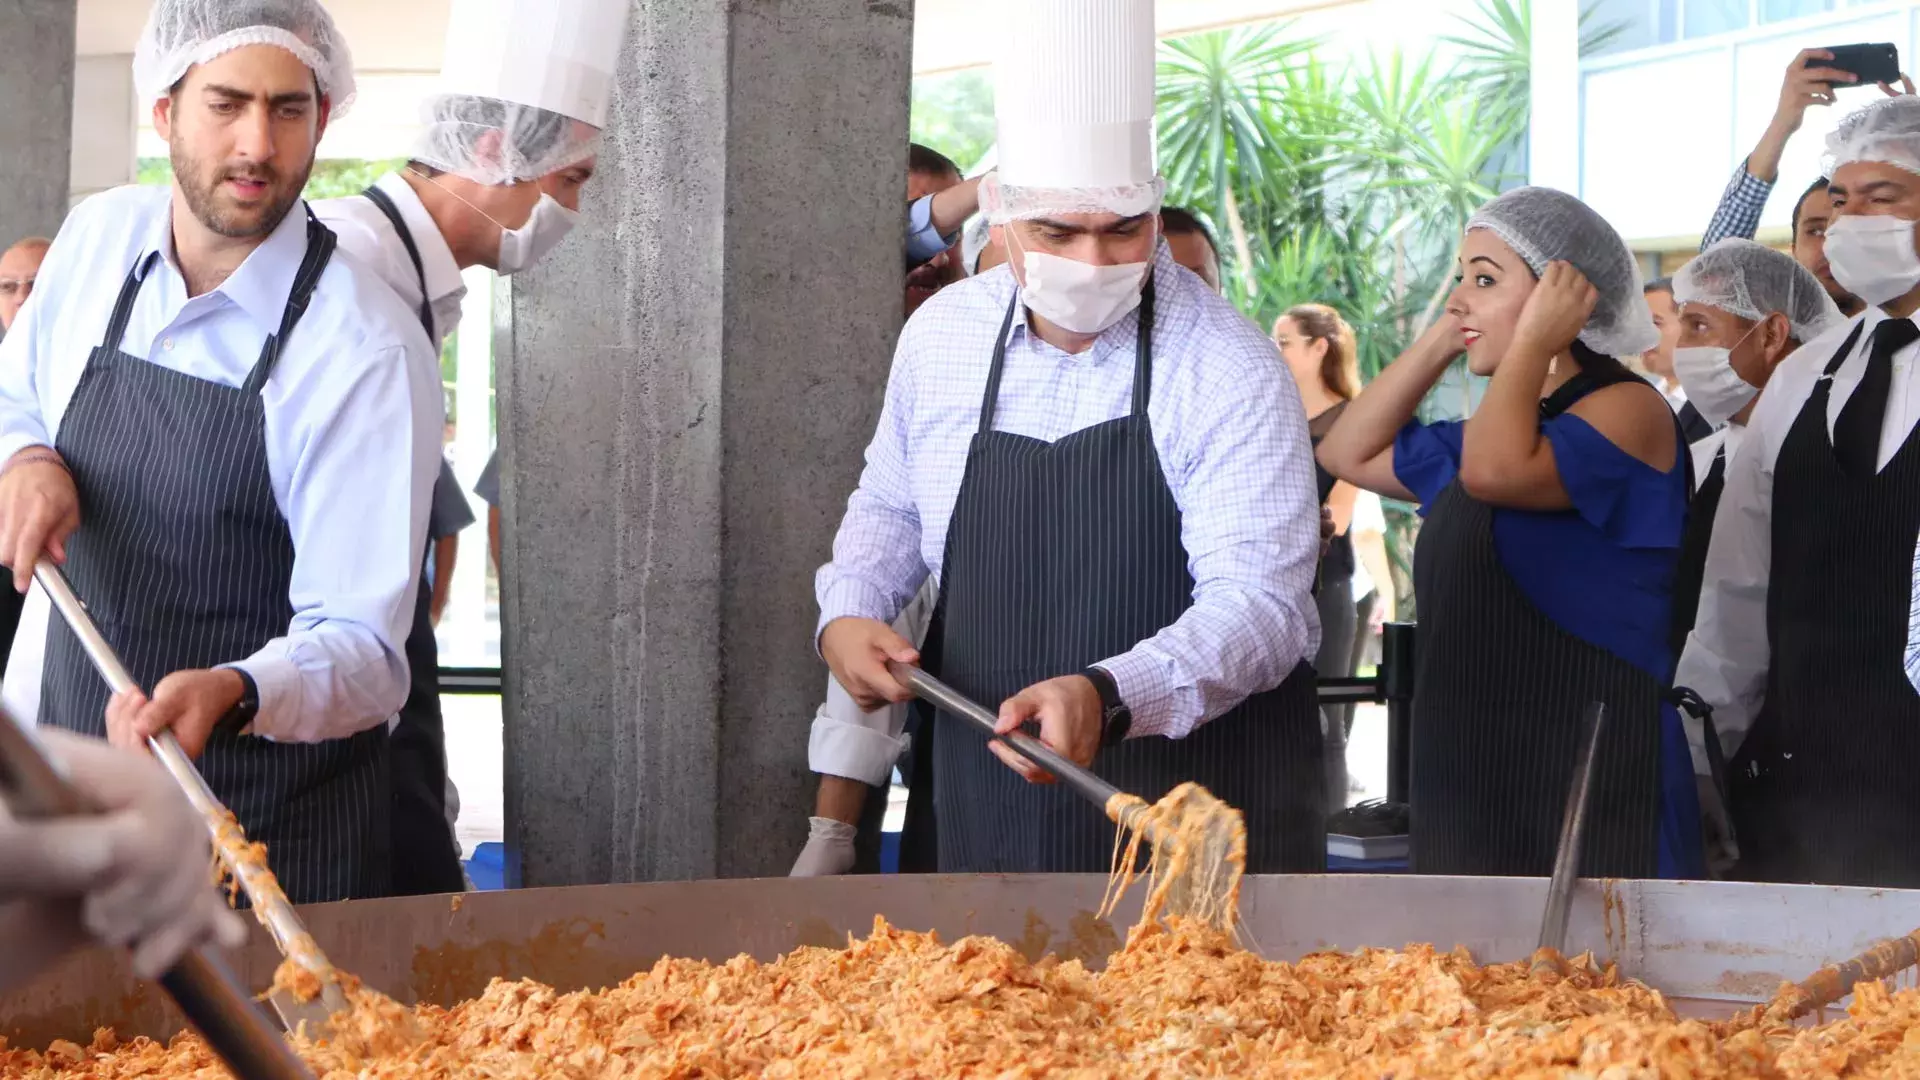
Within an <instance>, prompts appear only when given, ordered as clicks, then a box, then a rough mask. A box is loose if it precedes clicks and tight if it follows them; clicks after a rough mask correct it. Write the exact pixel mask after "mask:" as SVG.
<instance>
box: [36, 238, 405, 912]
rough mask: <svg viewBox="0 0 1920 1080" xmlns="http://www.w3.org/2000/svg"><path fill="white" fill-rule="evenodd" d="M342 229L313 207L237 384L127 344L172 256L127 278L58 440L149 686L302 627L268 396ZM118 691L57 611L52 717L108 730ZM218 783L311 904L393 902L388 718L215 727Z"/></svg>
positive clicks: (94, 560)
mask: <svg viewBox="0 0 1920 1080" xmlns="http://www.w3.org/2000/svg"><path fill="white" fill-rule="evenodd" d="M333 247H334V237H333V233H331V232H329V231H328V230H327V229H326V227H325V226H323V225H321V224H320V223H319V222H318V221H315V220H314V219H313V218H312V215H311V214H309V215H308V219H307V252H306V257H305V259H304V260H303V261H302V262H301V264H300V269H299V272H298V274H297V275H296V276H295V278H294V283H293V289H292V293H291V295H289V297H288V298H287V307H286V312H285V314H284V315H283V316H282V317H281V322H280V329H279V332H278V333H276V334H274V335H273V336H271V337H269V338H267V341H266V344H265V345H263V346H262V347H261V349H260V359H259V360H258V362H256V363H255V364H254V367H253V370H252V371H251V372H250V373H249V374H248V376H247V380H246V383H245V384H244V385H243V386H240V387H238V388H235V387H231V386H223V385H221V384H219V383H215V382H209V381H207V380H205V379H199V378H195V377H194V376H191V375H186V374H182V373H180V372H177V371H172V370H169V369H167V368H164V367H161V366H160V365H158V364H153V363H149V362H147V361H145V360H142V359H140V358H139V357H137V356H131V355H129V354H127V353H124V352H122V351H120V342H121V340H122V338H123V337H124V336H125V334H126V329H127V321H128V318H129V316H130V315H131V313H132V311H133V302H134V298H135V296H136V295H138V293H139V291H140V287H141V284H142V282H143V281H144V280H145V278H146V275H147V272H148V271H149V270H150V269H151V268H152V266H153V264H154V262H155V260H157V259H158V258H159V256H158V254H157V253H156V254H152V255H149V256H148V257H147V259H146V260H145V261H143V262H142V263H141V264H140V265H139V266H137V267H135V268H134V270H133V271H132V272H130V273H128V275H127V278H126V282H125V284H123V285H122V286H121V288H120V299H119V302H118V303H116V304H115V305H114V309H113V318H112V320H111V321H110V322H109V323H108V325H107V332H106V337H105V339H104V340H103V341H102V342H101V344H100V345H99V347H98V348H95V349H94V350H93V353H92V354H91V355H90V356H89V357H88V359H87V367H86V371H85V373H84V374H82V375H81V377H80V382H79V385H78V386H77V387H76V388H75V390H74V392H73V398H72V400H71V401H70V402H69V403H68V405H67V411H66V416H65V418H64V419H63V420H62V421H61V424H60V434H59V438H58V440H57V443H58V446H57V448H58V449H59V451H60V454H61V456H62V457H64V458H65V459H66V462H67V465H68V467H69V468H70V469H71V470H72V471H73V479H74V484H75V486H76V487H77V488H78V489H79V492H80V522H81V524H80V528H79V529H77V530H75V532H74V534H73V536H72V537H71V538H69V539H68V541H67V562H66V572H67V577H68V578H69V579H71V580H72V582H73V587H74V591H75V592H77V593H79V594H80V596H81V597H82V598H83V599H84V600H85V601H86V602H87V607H88V610H89V611H90V612H91V613H92V615H93V618H94V621H95V622H96V623H98V624H99V626H100V633H101V634H102V635H103V636H105V638H106V639H107V642H108V643H109V644H110V645H112V646H113V648H114V650H115V651H116V652H118V653H119V654H120V659H121V660H122V661H123V662H124V663H125V664H126V666H127V670H128V671H129V672H131V673H132V675H133V678H134V680H135V681H136V682H138V683H139V684H140V686H141V687H142V688H144V689H145V690H147V691H148V692H149V693H150V692H152V690H153V686H154V684H155V683H157V682H159V681H160V679H161V678H163V677H165V676H167V675H169V674H172V673H173V672H176V671H184V670H192V669H201V668H210V667H213V666H215V665H219V664H224V663H230V662H232V661H235V660H240V659H243V658H245V657H247V656H250V655H252V654H253V653H254V652H256V651H257V650H259V649H260V648H261V647H262V646H264V645H265V644H266V643H267V642H268V641H270V640H272V639H273V638H276V637H281V636H283V635H285V634H286V632H287V626H288V624H289V623H290V622H291V621H292V619H293V607H292V604H291V602H290V601H289V600H288V595H287V592H288V587H289V584H290V583H291V581H292V577H293V562H294V548H293V537H292V535H291V533H290V532H289V531H288V528H287V522H286V519H285V518H284V517H283V516H282V515H281V513H280V508H279V504H278V503H277V502H276V501H275V499H274V495H273V481H272V475H271V473H270V471H269V469H268V465H267V448H266V434H265V433H266V415H265V409H264V407H263V406H262V404H261V401H260V393H261V390H262V389H263V388H264V387H265V386H266V384H267V380H268V379H269V378H270V377H271V376H272V374H273V366H274V361H275V360H276V359H277V358H278V356H279V353H280V346H281V343H282V342H284V341H285V340H286V338H287V335H288V334H289V333H290V332H292V330H293V328H294V325H295V324H296V323H297V322H298V321H299V319H300V316H301V315H302V314H303V313H304V312H305V311H306V307H307V302H308V300H309V299H310V298H311V296H312V294H313V287H314V285H315V284H316V283H317V282H318V281H319V280H320V275H321V272H322V271H323V270H324V269H325V267H326V265H327V261H328V259H329V258H330V257H331V256H332V254H333ZM108 696H109V695H108V691H107V684H106V682H105V681H104V680H102V679H101V678H100V675H99V673H98V672H97V671H95V670H94V667H93V664H92V662H91V661H89V660H88V659H87V656H86V653H85V652H84V651H83V650H82V648H81V645H80V642H79V639H78V638H76V637H75V636H74V634H73V632H72V631H71V630H69V629H68V628H67V624H66V622H65V620H63V619H62V618H61V617H60V616H59V614H58V613H57V612H56V613H54V614H53V615H52V616H51V618H50V620H49V623H48V630H47V653H46V660H45V669H44V682H43V686H42V692H41V700H40V719H41V722H42V723H44V724H48V725H50V726H52V727H58V728H64V729H66V730H68V731H76V732H79V733H81V734H85V735H92V736H95V737H100V736H104V735H105V734H106V716H105V713H106V707H107V699H108ZM199 767H200V772H201V775H203V776H205V777H206V780H207V784H208V785H209V786H210V787H212V789H213V793H214V794H215V795H216V796H218V797H219V799H220V801H221V802H223V803H225V804H226V805H227V807H228V808H229V809H231V810H232V811H233V813H234V816H235V817H237V818H238V819H239V822H240V825H241V827H242V828H244V829H245V830H246V832H247V836H248V837H249V838H250V839H252V840H256V841H259V842H261V843H264V844H266V846H267V862H268V865H269V866H271V867H272V869H273V872H274V874H275V876H277V877H278V878H279V879H280V884H281V886H282V887H283V888H284V889H285V890H286V892H287V895H288V897H290V898H291V899H292V900H293V901H294V902H295V903H313V902H317V901H324V900H344V899H347V898H349V897H376V896H384V895H385V894H386V892H387V888H388V875H387V868H388V860H387V839H388V837H387V806H386V802H387V797H386V785H387V729H386V725H384V724H381V725H378V726H376V727H374V728H373V729H371V730H369V731H363V732H361V733H359V734H357V735H354V736H351V737H349V738H344V739H330V740H327V741H325V742H319V743H276V742H271V741H269V740H267V739H262V738H256V737H254V736H251V735H237V734H234V733H232V732H229V731H226V730H216V731H215V732H214V733H213V736H212V738H210V739H209V740H208V742H207V747H206V752H205V753H204V754H203V755H202V756H201V758H200V761H199Z"/></svg>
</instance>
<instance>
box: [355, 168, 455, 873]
mask: <svg viewBox="0 0 1920 1080" xmlns="http://www.w3.org/2000/svg"><path fill="white" fill-rule="evenodd" d="M361 194H363V195H365V196H366V198H367V201H368V202H370V203H372V204H373V205H374V207H375V208H377V209H378V210H379V211H380V213H381V214H383V215H385V216H386V219H387V221H388V222H389V223H390V224H392V225H393V231H394V232H396V233H398V234H399V235H400V242H401V243H402V244H404V245H405V246H406V249H407V257H408V258H410V259H412V260H413V272H414V273H415V274H417V275H419V278H420V325H421V326H422V327H424V328H425V329H426V331H427V340H428V341H430V342H433V343H435V344H436V345H437V344H438V343H439V341H440V338H439V335H438V334H436V333H435V332H434V325H433V303H432V300H431V299H430V298H429V297H428V296H427V270H426V266H425V265H424V264H423V263H421V261H420V249H419V247H418V246H417V245H415V244H414V242H413V233H412V231H411V230H409V229H408V228H407V223H406V220H405V219H404V218H402V217H401V216H400V208H399V207H398V206H395V205H394V203H393V199H392V198H391V197H389V196H388V195H387V193H386V192H384V191H381V190H380V189H379V188H376V187H370V188H368V189H366V191H364V192H362V193H361ZM447 475H448V473H447V471H446V469H445V468H442V469H441V470H440V479H439V480H438V481H435V482H436V483H445V481H446V478H447ZM431 531H432V530H429V532H431ZM432 548H433V538H432V537H431V536H429V537H428V539H427V550H426V551H422V552H421V555H420V569H421V573H422V577H421V580H420V582H419V589H418V591H417V592H416V594H415V600H414V605H413V629H412V630H410V631H409V632H408V633H407V668H408V670H409V671H411V672H412V684H411V685H410V686H409V687H408V689H407V703H406V704H405V705H402V706H401V707H400V722H399V723H398V724H396V725H394V729H393V733H392V735H391V736H390V737H389V739H388V744H389V747H390V753H391V757H392V764H391V775H392V785H391V787H392V792H393V805H392V807H391V810H390V813H391V816H392V826H393V841H392V847H393V895H394V896H419V895H424V894H430V893H447V892H460V891H461V890H463V889H465V888H466V876H465V875H464V874H463V873H462V872H461V869H460V845H459V843H458V841H456V840H455V839H454V837H453V831H452V827H451V826H450V824H449V823H448V821H447V730H446V724H445V721H444V720H443V719H442V717H441V715H440V643H439V641H438V640H437V639H435V637H434V636H433V590H432V589H429V588H428V587H427V583H426V578H425V576H424V575H425V572H426V565H427V552H428V551H431V550H432Z"/></svg>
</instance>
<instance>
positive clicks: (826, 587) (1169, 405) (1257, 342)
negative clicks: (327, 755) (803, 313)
mask: <svg viewBox="0 0 1920 1080" xmlns="http://www.w3.org/2000/svg"><path fill="white" fill-rule="evenodd" d="M1153 274H1154V281H1155V289H1154V303H1155V307H1156V312H1155V327H1154V335H1153V339H1154V355H1153V384H1152V393H1151V395H1150V400H1149V402H1148V406H1147V417H1148V421H1149V423H1150V424H1151V426H1152V430H1153V444H1154V448H1155V449H1156V450H1157V451H1158V452H1159V455H1160V467H1161V470H1162V471H1163V472H1164V474H1165V476H1166V481H1167V486H1168V488H1169V489H1170V490H1171V491H1172V493H1173V498H1174V501H1175V502H1176V503H1177V504H1178V505H1179V507H1180V539H1181V543H1182V544H1183V546H1184V547H1185V548H1186V552H1187V568H1188V570H1189V571H1190V572H1191V573H1192V575H1193V579H1194V590H1193V606H1192V607H1191V608H1189V609H1188V610H1187V612H1186V614H1184V615H1182V616H1181V617H1180V618H1179V619H1178V620H1177V621H1175V622H1174V623H1173V625H1171V626H1168V627H1166V628H1165V629H1163V630H1161V631H1160V632H1159V633H1158V634H1155V635H1153V636H1152V637H1151V638H1148V639H1147V640H1145V641H1142V642H1140V643H1139V644H1138V645H1136V646H1135V647H1134V648H1133V649H1131V650H1129V651H1128V652H1126V653H1125V654H1123V655H1121V656H1117V657H1113V658H1111V659H1103V660H1101V661H1099V663H1100V666H1101V667H1103V668H1105V669H1106V670H1107V671H1109V672H1111V673H1112V675H1113V677H1114V681H1115V683H1117V684H1118V687H1119V690H1120V696H1121V698H1122V700H1124V701H1125V702H1126V703H1127V706H1128V708H1129V709H1130V710H1131V711H1132V713H1133V728H1132V732H1131V734H1132V735H1133V736H1135V737H1139V736H1145V735H1166V736H1170V737H1175V738H1178V737H1180V736H1183V735H1186V734H1188V733H1189V732H1191V731H1192V730H1193V729H1194V728H1196V727H1198V726H1199V725H1200V724H1202V723H1205V722H1206V721H1207V720H1210V719H1212V718H1214V717H1216V716H1219V715H1221V714H1222V713H1224V712H1226V711H1227V710H1229V709H1231V708H1233V707H1234V706H1236V705H1238V704H1240V702H1241V701H1243V700H1245V699H1246V698H1247V697H1248V696H1249V695H1251V694H1254V693H1258V692H1260V691H1264V690H1269V689H1272V688H1273V687H1275V686H1278V685H1280V683H1281V681H1282V680H1284V679H1285V678H1286V677H1287V675H1288V674H1289V673H1291V672H1292V671H1293V669H1294V666H1295V665H1297V664H1298V663H1299V662H1300V661H1301V660H1303V659H1306V658H1309V657H1311V656H1313V655H1314V653H1315V652H1316V651H1318V649H1319V647H1320V617H1319V609H1318V607H1317V605H1316V604H1315V603H1314V600H1313V596H1312V589H1313V581H1314V574H1315V570H1316V568H1317V566H1318V565H1319V560H1320V500H1319V495H1318V490H1317V485H1316V481H1315V476H1314V469H1313V449H1312V446H1311V445H1310V443H1309V441H1308V438H1307V417H1306V409H1305V408H1304V407H1303V406H1302V405H1301V403H1300V392H1299V389H1298V388H1297V387H1296V386H1295V385H1294V382H1293V377H1292V376H1291V375H1289V374H1288V372H1287V367H1286V365H1285V363H1283V362H1282V361H1281V359H1280V354H1279V352H1278V351H1277V350H1275V348H1274V345H1273V342H1272V340H1270V339H1269V338H1268V337H1267V335H1266V334H1265V333H1264V332H1262V331H1261V329H1260V328H1259V327H1257V326H1254V325H1253V324H1252V323H1250V322H1248V321H1247V320H1246V318H1245V317H1244V316H1242V315H1241V314H1240V313H1239V312H1238V311H1235V310H1234V308H1233V306H1232V305H1231V304H1229V303H1228V302H1227V301H1226V300H1224V299H1222V298H1221V297H1220V296H1218V295H1216V294H1215V293H1214V292H1213V290H1212V289H1210V288H1208V287H1207V285H1206V283H1205V282H1203V281H1201V280H1200V279H1199V278H1197V277H1195V276H1194V275H1193V274H1192V272H1190V271H1188V270H1186V269H1184V268H1183V267H1181V266H1180V265H1179V264H1177V263H1175V262H1174V261H1173V256H1172V255H1171V254H1170V253H1169V251H1168V249H1167V247H1166V245H1165V244H1162V245H1160V249H1159V252H1158V254H1157V255H1156V257H1155V260H1154V266H1153ZM1015 288H1016V286H1015V283H1014V279H1013V274H1012V271H1011V270H1010V269H1009V268H1008V267H1006V266H997V267H995V268H993V269H992V270H989V271H988V272H986V273H984V274H981V275H979V276H977V277H971V278H968V279H966V280H965V281H962V282H959V283H957V284H954V285H949V286H948V287H946V288H944V289H942V290H940V291H939V292H938V293H935V294H934V296H933V298H932V299H930V300H928V301H927V302H926V304H924V305H923V306H922V307H921V308H920V310H919V311H917V312H915V313H914V316H913V318H912V319H909V320H908V321H907V326H906V329H905V330H904V331H902V333H901V336H900V344H899V346H898V348H897V349H896V351H895V353H894V360H893V372H892V374H891V376H890V377H889V378H888V380H887V394H886V401H885V404H884V405H883V406H882V408H881V413H880V422H879V425H878V429H877V430H876V431H875V432H874V437H873V441H872V442H871V443H870V444H869V445H868V447H867V463H866V469H865V471H864V472H862V473H861V476H860V486H859V487H858V489H856V490H855V491H854V493H853V496H852V497H851V498H850V499H849V500H848V502H847V513H846V517H845V518H844V519H842V521H841V523H840V532H839V534H838V535H837V536H836V537H835V538H834V543H833V561H832V562H830V563H828V564H827V565H826V566H824V567H821V569H820V572H819V574H818V575H817V576H816V578H815V585H814V587H815V592H816V594H817V597H818V599H819V602H820V623H819V626H820V627H821V628H824V627H825V626H826V624H827V623H828V622H830V621H832V620H833V619H836V618H839V617H841V616H859V617H864V618H871V619H878V620H880V621H882V622H890V621H892V620H893V618H894V617H895V616H896V615H898V614H899V613H900V611H901V609H902V608H903V607H904V606H905V605H906V603H907V601H908V600H909V599H911V598H912V597H913V595H914V593H915V592H916V591H917V590H918V589H919V588H920V585H921V582H922V581H924V580H926V578H927V576H928V575H929V574H931V575H933V577H934V579H935V580H936V581H938V580H939V575H940V566H941V560H942V558H943V556H944V551H945V546H946V537H947V524H948V521H949V519H950V518H951V516H952V514H953V506H954V501H955V499H956V498H957V496H958V495H959V492H960V482H961V478H962V477H963V476H964V474H965V472H966V465H967V448H968V446H969V445H970V443H971V442H972V439H973V435H974V432H975V431H976V430H978V428H979V424H980V403H981V397H982V395H983V393H984V392H985V389H986V382H987V370H988V368H989V366H990V365H991V361H992V359H993V347H994V339H995V337H996V335H997V333H998V331H999V329H1000V326H1001V324H1002V320H1003V319H1004V318H1005V316H1006V312H1007V305H1008V304H1009V303H1010V302H1011V301H1012V300H1013V297H1014V290H1015ZM1139 323H1140V319H1139V314H1138V312H1137V311H1135V312H1132V313H1129V314H1128V315H1126V316H1125V317H1124V318H1122V319H1121V320H1120V321H1119V322H1117V323H1115V324H1114V325H1113V326H1111V327H1109V328H1108V329H1107V331H1106V332H1105V333H1103V334H1101V335H1100V338H1099V339H1098V340H1097V341H1096V342H1095V343H1094V345H1093V347H1092V348H1090V349H1088V350H1087V351H1085V352H1082V353H1078V354H1073V355H1069V354H1067V353H1065V352H1062V351H1060V350H1059V349H1056V348H1054V347H1053V346H1052V345H1049V344H1047V343H1046V342H1044V341H1042V340H1041V339H1040V338H1039V337H1038V336H1037V335H1035V334H1033V333H1031V332H1030V331H1029V329H1028V327H1027V324H1026V322H1025V321H1024V320H1015V322H1014V325H1013V328H1012V330H1011V331H1010V332H1009V337H1008V340H1007V353H1006V368H1005V371H1004V373H1003V374H1002V377H1001V384H1000V397H999V405H998V407H997V409H996V411H995V413H994V428H995V430H998V431H1007V432H1013V433H1015V434H1018V435H1025V436H1028V437H1030V438H1035V439H1044V440H1047V441H1053V440H1056V439H1059V438H1061V437H1063V436H1066V435H1069V434H1072V433H1073V432H1075V431H1079V430H1081V429H1083V428H1088V427H1092V426H1093V425H1095V424H1101V423H1105V422H1106V421H1108V420H1112V419H1114V418H1115V417H1119V416H1124V415H1126V414H1127V412H1128V411H1129V410H1130V408H1131V406H1132V400H1133V373H1134V351H1135V341H1136V340H1137V334H1138V328H1139ZM1023 527H1033V528H1045V523H1044V522H1036V523H1026V524H1025V525H1023ZM989 704H992V703H989Z"/></svg>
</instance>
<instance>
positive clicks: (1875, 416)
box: [1833, 319, 1920, 476]
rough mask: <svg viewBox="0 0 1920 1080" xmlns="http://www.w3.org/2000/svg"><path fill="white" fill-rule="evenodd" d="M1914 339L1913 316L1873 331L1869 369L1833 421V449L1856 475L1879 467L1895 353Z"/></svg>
mask: <svg viewBox="0 0 1920 1080" xmlns="http://www.w3.org/2000/svg"><path fill="white" fill-rule="evenodd" d="M1915 341H1920V326H1915V325H1914V324H1913V320H1912V319H1888V320H1887V321H1885V322H1883V323H1881V324H1880V325H1879V327H1878V328H1876V329H1875V330H1874V332H1873V344H1872V351H1870V352H1869V353H1868V354H1867V370H1866V373H1865V374H1863V375H1861V376H1860V385H1859V386H1856V387H1854V388H1853V396H1852V397H1849V398H1848V399H1847V403H1846V404H1845V405H1843V406H1841V407H1840V419H1839V420H1837V421H1835V423H1834V425H1833V452H1834V454H1835V456H1837V457H1838V458H1839V459H1840V467H1841V468H1843V469H1845V470H1846V471H1847V472H1848V473H1850V474H1852V475H1854V476H1872V475H1873V474H1874V473H1875V472H1876V471H1877V467H1878V465H1879V460H1880V427H1881V424H1882V422H1883V421H1884V420H1885V419H1886V416H1887V391H1888V390H1889V389H1890V388H1891V387H1892V386H1893V354H1894V353H1897V352H1899V351H1900V350H1901V349H1904V348H1906V347H1907V346H1909V345H1911V344H1913V343H1914V342H1915Z"/></svg>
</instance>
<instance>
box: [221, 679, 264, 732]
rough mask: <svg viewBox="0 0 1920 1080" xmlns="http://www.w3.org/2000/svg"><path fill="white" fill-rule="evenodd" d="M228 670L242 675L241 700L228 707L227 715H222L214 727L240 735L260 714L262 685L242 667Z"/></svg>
mask: <svg viewBox="0 0 1920 1080" xmlns="http://www.w3.org/2000/svg"><path fill="white" fill-rule="evenodd" d="M227 670H228V671H231V672H233V673H234V674H235V675H238V676H240V682H241V689H240V700H239V701H236V702H234V703H233V708H231V709H228V710H227V715H225V716H223V717H221V718H220V722H219V723H218V724H216V725H214V727H215V730H218V731H226V732H230V733H232V734H235V735H238V734H239V733H240V732H242V731H245V730H246V729H247V725H248V724H251V723H253V718H254V717H256V716H259V715H260V687H259V685H258V684H256V683H255V682H254V681H253V676H251V675H249V674H247V673H246V672H245V671H243V670H241V669H240V668H237V667H231V668H228V669H227Z"/></svg>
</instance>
